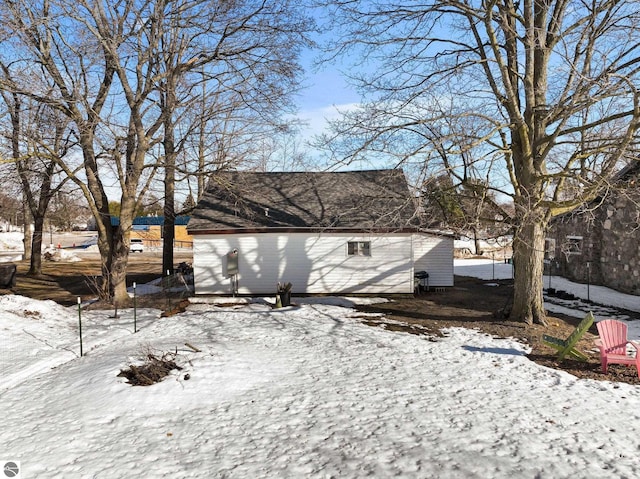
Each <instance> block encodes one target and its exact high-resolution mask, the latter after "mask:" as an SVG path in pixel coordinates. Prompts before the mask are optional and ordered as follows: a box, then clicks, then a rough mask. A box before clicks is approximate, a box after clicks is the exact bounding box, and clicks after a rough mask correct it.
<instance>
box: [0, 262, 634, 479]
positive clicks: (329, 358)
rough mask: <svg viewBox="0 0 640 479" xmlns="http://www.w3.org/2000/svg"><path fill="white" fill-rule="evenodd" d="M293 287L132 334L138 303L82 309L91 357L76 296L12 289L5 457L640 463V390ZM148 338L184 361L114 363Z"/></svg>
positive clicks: (358, 463)
mask: <svg viewBox="0 0 640 479" xmlns="http://www.w3.org/2000/svg"><path fill="white" fill-rule="evenodd" d="M465 266H466V267H469V268H472V267H475V268H476V273H475V274H478V271H480V269H479V268H480V267H481V266H482V264H481V263H477V264H471V263H457V265H456V267H457V268H462V267H465ZM495 266H496V265H491V266H490V267H491V268H492V270H495ZM505 266H508V265H505ZM482 267H483V268H485V269H486V265H485V266H482ZM500 269H502V266H500ZM468 271H471V270H468ZM461 274H466V273H461ZM483 274H484V273H483ZM488 279H491V278H488ZM552 280H553V278H552ZM603 294H604V293H603ZM607 294H608V295H609V296H608V298H609V299H612V298H613V299H614V300H615V298H618V296H616V295H614V294H613V293H611V292H609V293H607ZM294 300H295V302H296V303H297V305H296V306H293V307H288V308H283V309H280V310H274V309H271V307H270V306H269V305H268V304H266V303H265V302H264V301H260V300H257V301H256V302H253V303H247V304H238V305H235V306H230V305H226V306H223V307H216V306H212V305H206V304H193V305H192V306H191V307H190V308H189V310H188V311H187V312H185V313H183V314H180V315H178V316H173V317H169V318H160V311H157V310H138V312H137V323H138V329H139V331H138V332H137V333H135V334H134V333H133V311H132V310H123V311H119V315H120V317H119V318H112V317H110V316H111V315H112V314H113V312H112V311H90V312H82V328H83V339H84V343H83V345H84V351H85V356H84V357H79V344H78V310H77V308H75V307H71V308H64V307H61V306H59V305H57V304H55V303H52V302H42V301H33V300H29V299H26V298H23V297H19V296H4V297H0V311H2V312H1V313H0V375H1V377H2V381H1V383H0V401H1V403H2V406H3V415H4V418H3V424H4V425H5V428H4V431H3V434H2V438H1V439H0V461H5V462H6V461H15V462H19V463H20V467H21V474H22V475H21V477H23V478H34V477H35V478H57V477H64V478H91V477H95V478H109V479H111V478H120V477H122V478H125V477H127V478H129V477H145V478H147V477H148V478H162V477H167V478H168V477H172V478H174V477H196V478H252V479H253V478H307V477H313V478H316V477H317V478H331V477H334V478H359V477H376V478H387V477H394V476H395V477H403V478H427V477H437V478H471V477H476V478H520V477H522V478H533V477H541V478H562V477H587V478H596V477H638V476H639V475H640V461H639V460H638V451H639V450H640V421H639V420H640V389H639V388H637V387H634V386H630V385H627V384H615V383H611V382H597V381H592V380H578V379H576V378H574V377H573V376H570V375H569V374H567V373H564V372H561V371H556V370H552V369H547V368H544V367H541V366H538V365H536V364H535V363H533V362H531V361H529V360H528V359H527V358H526V357H525V356H524V353H525V352H526V347H525V346H523V345H522V344H520V343H518V342H516V341H514V340H511V339H495V338H492V337H489V336H487V335H484V334H481V333H479V332H477V331H472V330H466V329H451V330H448V334H447V336H446V337H445V338H441V339H439V340H437V341H435V342H434V341H433V340H429V339H428V337H427V336H414V335H409V334H404V333H395V332H390V331H385V330H383V329H380V328H373V327H370V326H365V325H363V324H362V323H361V321H362V316H363V315H362V313H356V312H355V310H354V309H353V305H354V303H353V301H355V300H352V299H349V298H343V299H337V298H333V299H327V298H323V299H313V300H312V299H306V300H305V299H299V298H294ZM628 300H629V301H631V302H632V301H634V298H633V297H630V298H628ZM630 309H632V308H630ZM634 331H635V329H634ZM185 343H190V344H192V345H194V346H196V347H197V348H199V349H200V350H201V352H195V351H194V350H192V349H190V348H188V347H186V346H185ZM148 348H152V349H153V350H155V351H174V352H175V351H176V350H177V351H178V363H179V364H180V365H181V366H182V367H183V369H182V370H181V371H173V373H172V374H171V375H170V376H169V377H167V378H166V379H165V380H164V381H162V382H160V383H158V384H155V385H153V386H149V387H133V386H131V385H129V384H127V383H126V382H125V379H124V378H121V377H117V374H118V372H119V371H120V370H121V369H124V368H127V367H128V366H129V365H130V364H134V363H136V362H137V361H138V358H139V357H140V356H141V355H142V354H143V351H144V350H145V349H148ZM187 374H188V375H189V379H188V380H187V379H185V378H186V375H187ZM3 464H4V463H3Z"/></svg>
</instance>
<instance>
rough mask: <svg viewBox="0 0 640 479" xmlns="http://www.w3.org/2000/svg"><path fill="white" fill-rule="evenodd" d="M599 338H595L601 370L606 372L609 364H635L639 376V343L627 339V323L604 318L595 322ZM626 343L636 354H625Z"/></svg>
mask: <svg viewBox="0 0 640 479" xmlns="http://www.w3.org/2000/svg"><path fill="white" fill-rule="evenodd" d="M596 327H597V328H598V335H599V336H600V339H596V340H595V344H596V346H598V349H600V361H601V363H602V372H604V373H605V374H606V372H607V368H608V366H609V364H626V365H628V366H635V367H636V370H637V371H638V377H640V367H639V366H640V345H638V344H636V343H633V342H631V341H629V340H628V339H627V325H626V323H623V322H622V321H616V320H615V319H605V320H603V321H599V322H598V323H596ZM627 344H630V345H631V346H633V347H634V348H635V349H636V356H635V357H633V356H629V355H628V354H627Z"/></svg>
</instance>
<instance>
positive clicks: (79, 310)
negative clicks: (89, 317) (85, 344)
mask: <svg viewBox="0 0 640 479" xmlns="http://www.w3.org/2000/svg"><path fill="white" fill-rule="evenodd" d="M78 331H79V333H80V357H82V308H81V307H80V296H78Z"/></svg>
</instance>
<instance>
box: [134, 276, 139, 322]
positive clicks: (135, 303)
mask: <svg viewBox="0 0 640 479" xmlns="http://www.w3.org/2000/svg"><path fill="white" fill-rule="evenodd" d="M133 332H134V333H137V332H138V330H137V327H136V283H135V281H134V283H133Z"/></svg>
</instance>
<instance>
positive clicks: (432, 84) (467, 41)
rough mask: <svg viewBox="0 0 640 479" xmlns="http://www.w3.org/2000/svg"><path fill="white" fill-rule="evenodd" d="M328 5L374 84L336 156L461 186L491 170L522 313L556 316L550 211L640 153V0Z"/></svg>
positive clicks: (526, 317)
mask: <svg viewBox="0 0 640 479" xmlns="http://www.w3.org/2000/svg"><path fill="white" fill-rule="evenodd" d="M327 8H332V9H333V10H332V13H331V18H332V20H333V22H334V23H335V24H337V25H338V27H339V29H340V34H339V35H338V37H337V40H336V42H335V43H333V44H332V45H331V47H332V50H331V51H332V52H333V54H335V55H346V54H348V55H351V56H352V57H354V56H355V57H356V58H359V59H361V62H360V65H359V67H360V68H358V69H357V70H354V71H356V73H353V75H352V79H353V80H354V81H355V82H356V83H357V84H358V86H359V87H360V88H361V91H363V92H364V93H365V97H364V102H363V105H362V108H361V109H359V110H356V111H352V112H349V113H348V114H347V115H345V116H344V118H343V119H342V120H341V121H339V122H337V123H336V124H335V125H334V126H335V134H334V136H333V138H332V140H333V141H332V142H331V148H332V149H333V152H334V153H335V155H336V158H337V159H339V160H340V161H342V162H352V161H355V160H357V159H359V158H362V157H364V156H366V157H368V158H379V159H386V160H389V159H391V161H393V162H394V163H395V164H397V165H404V166H406V167H407V168H409V169H413V168H415V169H418V170H420V171H421V172H422V174H423V175H424V176H431V175H433V174H434V173H435V172H442V171H446V172H447V173H448V174H450V175H451V176H452V177H453V178H455V179H456V180H457V181H459V182H464V181H465V180H467V179H469V178H476V179H487V180H488V182H487V184H488V185H489V188H491V189H492V190H494V191H495V192H496V194H498V195H500V196H502V197H510V198H511V199H512V201H513V204H514V206H515V214H514V242H513V248H514V265H515V287H514V297H513V306H512V309H511V312H510V317H511V319H514V320H521V321H525V322H527V323H542V324H544V323H545V311H544V307H543V297H542V289H543V284H542V271H543V254H544V239H545V232H546V229H547V226H548V222H549V220H550V219H551V218H552V217H553V216H555V215H558V214H560V213H562V212H566V211H568V210H571V209H572V208H575V207H576V206H577V205H579V204H581V203H582V202H583V201H585V199H589V198H591V197H593V196H594V195H595V194H596V192H598V191H599V190H600V189H601V188H602V186H603V184H604V183H606V182H607V181H608V179H609V178H611V175H612V174H613V173H614V172H615V171H616V170H617V169H619V168H620V166H621V164H622V163H625V162H627V161H630V160H631V159H633V160H635V157H636V153H637V148H636V146H637V145H636V143H637V129H638V121H639V119H640V104H639V102H638V100H639V99H640V97H639V95H638V91H637V90H636V85H638V80H639V78H638V76H639V75H638V68H639V67H640V55H639V53H640V28H639V27H640V23H639V20H640V16H639V13H638V9H637V3H636V2H632V1H610V0H595V1H592V2H578V1H571V0H569V1H567V0H549V1H544V2H542V1H534V0H523V1H520V2H514V1H513V0H494V1H489V2H472V1H465V0H444V1H427V2H422V3H418V4H406V3H394V2H385V1H380V2H377V1H374V2H369V1H366V2H365V1H337V2H331V5H327ZM358 71H359V73H358ZM576 187H577V188H576ZM567 188H569V189H570V194H567Z"/></svg>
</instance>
